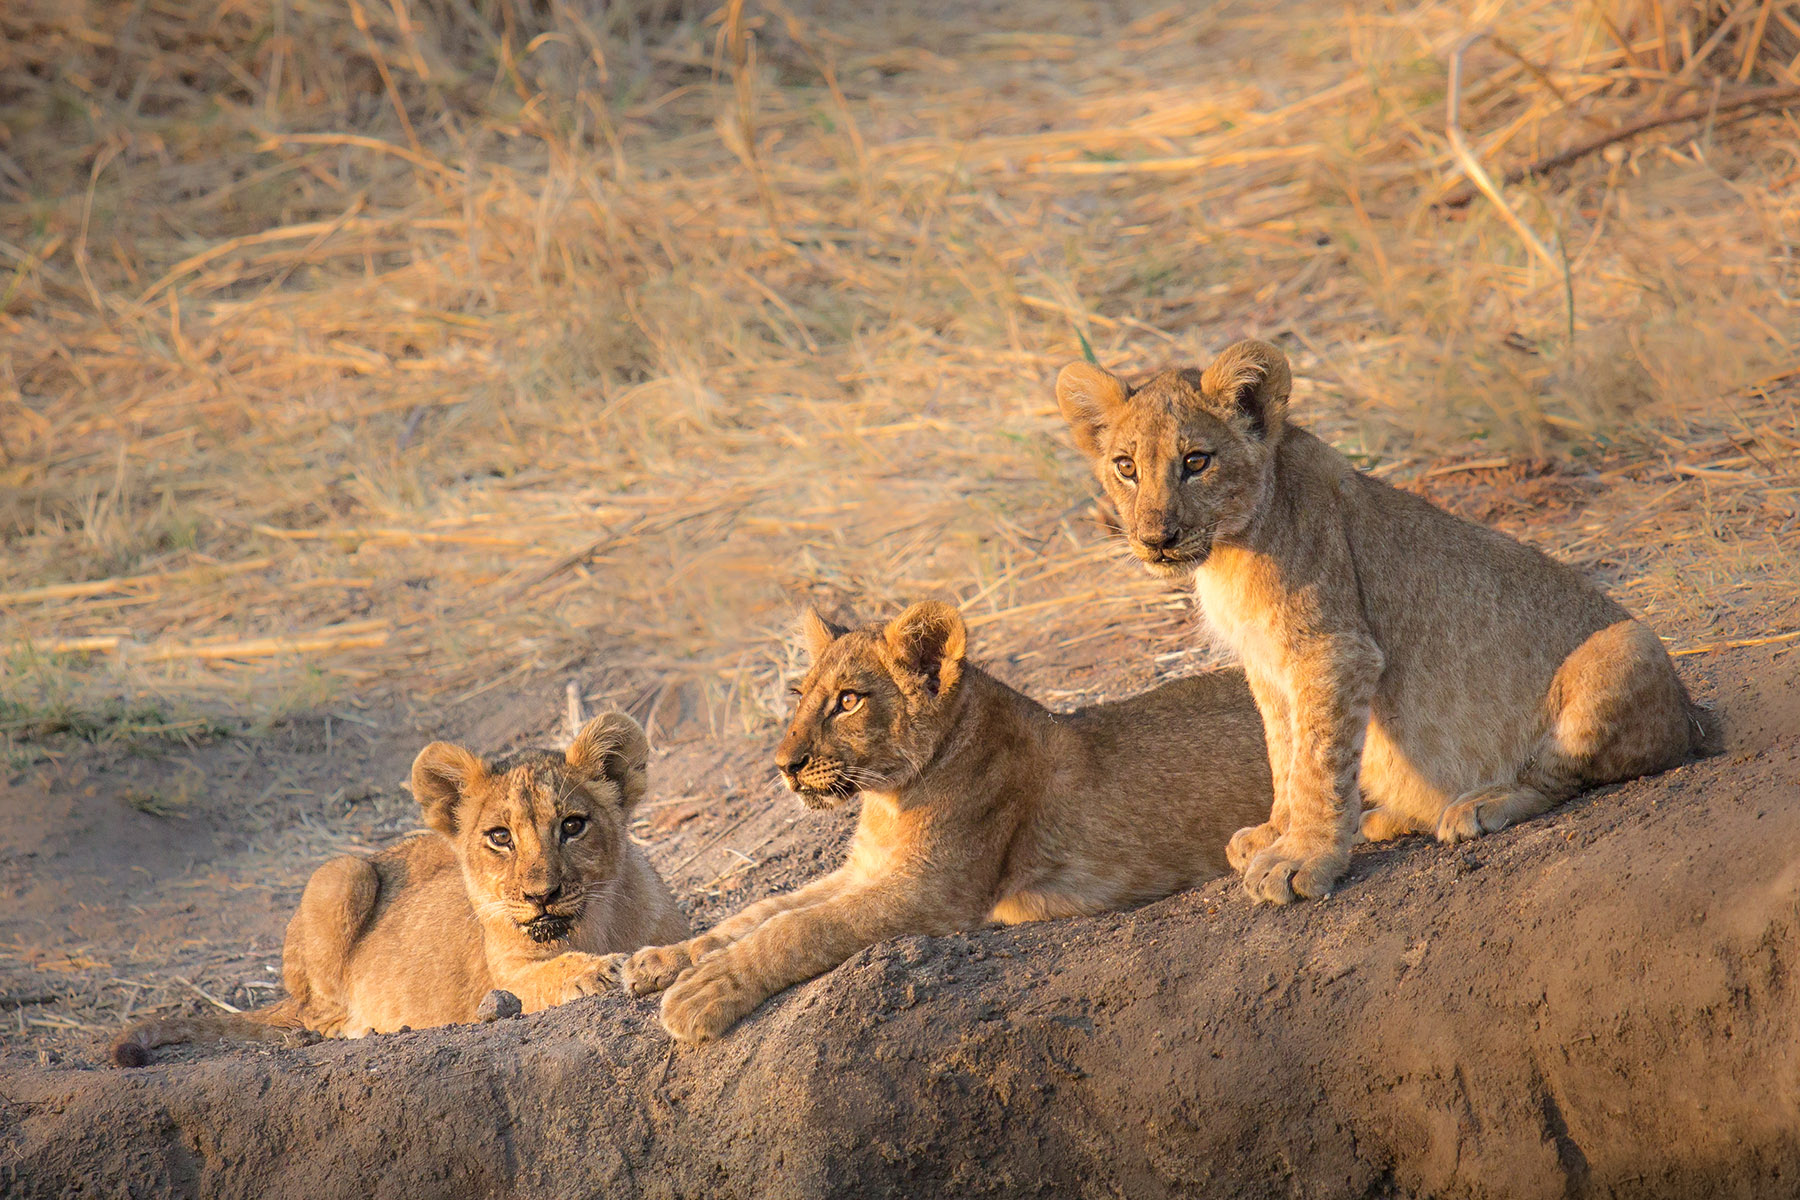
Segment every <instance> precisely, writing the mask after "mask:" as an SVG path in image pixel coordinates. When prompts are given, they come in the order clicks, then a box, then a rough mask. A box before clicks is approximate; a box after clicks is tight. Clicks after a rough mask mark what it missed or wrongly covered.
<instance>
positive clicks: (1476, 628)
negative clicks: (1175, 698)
mask: <svg viewBox="0 0 1800 1200" xmlns="http://www.w3.org/2000/svg"><path fill="white" fill-rule="evenodd" d="M1189 375H1190V373H1189V372H1179V371H1166V372H1163V373H1162V374H1160V375H1157V376H1156V377H1155V378H1153V379H1151V380H1150V381H1149V382H1147V383H1146V384H1144V385H1143V386H1142V387H1141V388H1139V389H1138V390H1137V391H1136V392H1135V393H1134V394H1133V395H1132V396H1131V398H1130V399H1129V401H1128V402H1126V403H1124V404H1121V405H1119V406H1118V407H1117V408H1116V409H1115V410H1114V411H1113V414H1112V416H1111V418H1110V419H1109V420H1107V421H1106V422H1104V423H1103V424H1101V425H1098V426H1095V427H1093V428H1091V429H1088V430H1086V431H1082V430H1080V429H1079V428H1077V429H1074V430H1073V432H1075V434H1076V438H1077V441H1078V443H1079V444H1083V445H1085V446H1087V447H1088V450H1087V453H1088V455H1089V457H1090V458H1091V459H1092V460H1093V463H1094V469H1095V474H1096V476H1097V477H1098V478H1099V480H1100V481H1101V483H1102V485H1103V486H1105V487H1106V489H1107V491H1108V493H1109V495H1110V496H1111V497H1112V500H1113V502H1114V504H1115V505H1116V506H1117V508H1118V511H1119V513H1120V516H1121V518H1122V519H1123V520H1124V522H1125V524H1126V526H1127V528H1128V529H1130V530H1133V531H1136V532H1134V534H1133V537H1134V541H1135V542H1136V543H1137V545H1136V548H1137V549H1138V551H1139V555H1140V557H1141V558H1143V559H1144V561H1145V563H1146V565H1148V566H1150V567H1151V568H1152V569H1153V570H1156V571H1158V572H1159V573H1161V574H1164V575H1173V574H1178V573H1185V574H1187V575H1188V576H1190V577H1191V578H1192V581H1193V588H1194V595H1195V599H1196V600H1197V601H1198V603H1199V605H1200V608H1201V611H1202V612H1203V614H1204V615H1205V618H1206V620H1207V621H1208V623H1209V624H1210V625H1211V626H1212V628H1213V630H1214V631H1215V632H1216V634H1217V635H1218V636H1220V637H1221V638H1222V639H1223V640H1224V641H1225V642H1226V643H1227V644H1229V645H1230V646H1231V647H1232V648H1233V649H1234V650H1235V651H1236V652H1237V653H1238V654H1239V655H1240V656H1241V657H1242V659H1243V663H1244V670H1245V674H1246V676H1247V677H1248V679H1249V682H1250V688H1251V691H1252V692H1253V693H1254V694H1255V696H1256V703H1257V707H1258V708H1259V710H1260V711H1261V714H1262V719H1263V727H1264V733H1265V737H1266V739H1267V743H1268V747H1269V758H1270V771H1271V774H1272V776H1273V780H1274V794H1275V802H1274V806H1273V808H1272V810H1271V812H1270V816H1269V819H1268V820H1267V821H1266V822H1263V823H1262V824H1259V825H1257V826H1254V827H1247V828H1245V829H1243V830H1240V831H1239V832H1238V833H1236V834H1235V835H1233V837H1232V840H1231V844H1230V846H1229V848H1228V853H1229V855H1230V858H1231V863H1232V865H1233V866H1234V867H1237V868H1238V869H1240V870H1242V871H1243V872H1244V885H1245V887H1246V889H1248V891H1249V892H1250V894H1251V895H1252V896H1254V897H1255V898H1257V899H1259V900H1271V901H1275V902H1278V903H1287V902H1289V901H1292V900H1295V899H1299V898H1306V897H1315V898H1316V897H1320V896H1324V895H1327V894H1329V893H1330V891H1331V890H1332V888H1333V887H1335V886H1336V884H1337V881H1338V879H1339V877H1340V876H1341V875H1342V874H1343V872H1344V870H1345V868H1346V867H1347V866H1348V864H1349V856H1350V846H1351V843H1352V842H1353V841H1354V840H1355V838H1356V836H1357V834H1358V831H1359V828H1360V832H1361V835H1362V836H1363V837H1365V838H1368V839H1370V840H1379V839H1381V838H1387V837H1394V836H1398V835H1400V834H1405V833H1427V834H1435V835H1436V836H1437V837H1438V838H1439V839H1440V840H1442V841H1446V842H1456V841H1461V840H1463V839H1465V838H1471V837H1479V836H1480V835H1482V834H1484V833H1491V832H1493V831H1495V830H1498V829H1503V828H1505V827H1506V826H1507V825H1509V824H1511V823H1513V822H1515V821H1519V820H1524V819H1525V818H1527V817H1532V816H1536V815H1538V814H1539V813H1542V812H1545V811H1547V810H1548V809H1550V808H1551V807H1553V806H1555V805H1557V804H1559V803H1561V802H1562V801H1564V800H1566V799H1568V798H1569V797H1570V796H1572V795H1574V794H1575V793H1576V792H1577V791H1579V790H1581V789H1582V788H1585V787H1592V786H1594V785H1596V784H1603V783H1612V782H1615V781H1618V780H1622V779H1629V778H1632V777H1634V776H1637V775H1644V774H1650V773H1652V772H1656V771H1661V770H1665V769H1667V768H1669V767H1672V766H1674V765H1676V764H1677V763H1679V762H1681V761H1682V760H1683V759H1685V758H1686V757H1688V756H1689V755H1690V754H1692V753H1695V752H1697V751H1700V750H1701V749H1702V748H1703V747H1704V746H1705V744H1706V743H1707V742H1708V741H1709V738H1708V736H1707V729H1706V725H1707V719H1706V718H1705V716H1704V714H1702V713H1701V712H1700V710H1699V709H1697V708H1696V706H1695V705H1694V704H1693V702H1692V701H1691V700H1690V699H1689V698H1688V695H1687V692H1686V690H1685V689H1684V688H1683V686H1682V684H1681V681H1680V679H1679V678H1678V677H1677V676H1676V674H1675V669H1674V667H1673V665H1672V664H1671V663H1670V661H1669V656H1668V654H1667V652H1666V651H1665V650H1664V649H1663V646H1662V643H1661V642H1660V641H1659V640H1658V639H1657V637H1656V635H1655V634H1653V633H1651V632H1650V630H1649V629H1648V628H1647V627H1645V626H1644V625H1642V624H1640V623H1639V622H1637V621H1634V620H1632V619H1631V618H1630V616H1629V614H1627V613H1626V612H1625V610H1624V609H1622V608H1620V607H1619V606H1618V605H1617V604H1616V603H1614V602H1613V601H1612V600H1610V599H1608V598H1607V597H1606V596H1605V595H1604V594H1602V593H1601V592H1600V590H1599V589H1598V588H1596V587H1595V586H1594V585H1593V584H1591V583H1589V582H1588V581H1587V580H1585V579H1583V578H1582V577H1581V576H1580V575H1579V574H1577V573H1576V572H1575V571H1573V570H1571V569H1569V568H1568V567H1566V566H1563V565H1561V564H1560V563H1557V562H1555V561H1553V560H1551V559H1550V558H1548V557H1547V556H1545V555H1544V554H1542V553H1540V552H1539V551H1537V550H1534V549H1531V548H1529V547H1527V546H1524V545H1521V544H1520V543H1518V542H1515V541H1513V540H1512V539H1510V538H1507V537H1504V536H1502V535H1500V534H1497V533H1494V532H1492V531H1490V530H1487V529H1484V528H1481V527H1479V526H1476V525H1473V524H1470V523H1468V522H1465V521H1461V520H1459V519H1457V518H1455V517H1453V516H1450V515H1449V514H1448V513H1445V512H1443V511H1442V510H1440V509H1437V508H1434V507H1433V506H1431V505H1430V504H1428V503H1426V502H1425V501H1423V500H1421V499H1419V498H1418V497H1416V496H1413V495H1410V494H1408V493H1405V492H1400V491H1397V490H1395V489H1394V488H1391V487H1389V486H1387V485H1386V484H1383V483H1381V482H1379V481H1378V480H1375V479H1372V478H1370V477H1369V476H1367V475H1364V474H1361V473H1359V472H1357V471H1356V470H1355V469H1354V468H1353V467H1352V466H1351V464H1350V462H1349V461H1348V460H1347V459H1345V458H1344V456H1343V455H1342V454H1340V453H1339V452H1337V451H1336V450H1333V449H1332V448H1331V447H1330V446H1328V445H1326V444H1325V443H1324V442H1321V441H1320V440H1319V439H1318V438H1316V437H1314V436H1313V435H1312V434H1310V433H1308V432H1307V431H1306V430H1305V429H1303V428H1300V427H1298V426H1296V425H1293V424H1291V423H1289V422H1287V421H1286V420H1285V415H1286V403H1287V395H1288V390H1289V384H1288V380H1289V370H1288V366H1287V362H1286V358H1285V356H1283V355H1282V353H1281V351H1280V350H1279V349H1277V348H1276V347H1274V346H1271V345H1268V344H1266V343H1260V342H1240V343H1237V344H1235V345H1232V346H1230V347H1227V348H1226V349H1225V350H1224V351H1223V352H1221V353H1220V354H1219V356H1218V357H1217V358H1216V359H1215V360H1214V361H1213V363H1212V365H1210V366H1209V367H1207V368H1206V370H1205V371H1204V372H1201V373H1200V376H1199V386H1198V388H1196V387H1194V386H1192V384H1191V383H1190V382H1189ZM1196 445H1200V446H1205V447H1206V448H1207V450H1208V454H1209V457H1210V461H1209V463H1208V465H1207V467H1206V469H1204V470H1201V471H1194V470H1191V469H1189V468H1188V467H1187V466H1186V465H1185V464H1186V462H1187V456H1188V455H1189V452H1190V449H1191V448H1192V447H1194V446H1196ZM1114 455H1129V456H1131V457H1132V459H1133V460H1134V461H1135V463H1136V470H1135V472H1134V474H1133V476H1132V477H1130V478H1125V477H1121V476H1120V475H1119V474H1118V473H1117V472H1112V471H1108V470H1107V462H1108V460H1109V459H1111V458H1113V456H1114ZM1146 510H1149V511H1148V513H1146ZM1170 529H1173V530H1174V531H1175V532H1174V533H1173V534H1169V533H1168V532H1166V531H1168V530H1170ZM1146 530H1149V531H1154V533H1151V534H1146V533H1145V532H1144V531H1146ZM1147 539H1155V540H1147ZM1365 805H1366V806H1367V808H1368V811H1367V812H1366V813H1365V811H1364V808H1365Z"/></svg>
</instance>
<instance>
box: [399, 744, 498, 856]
mask: <svg viewBox="0 0 1800 1200" xmlns="http://www.w3.org/2000/svg"><path fill="white" fill-rule="evenodd" d="M486 778H487V764H486V763H484V762H482V761H481V759H480V758H478V757H476V756H475V755H474V754H472V753H470V752H469V751H467V750H464V749H463V748H462V747H461V746H458V745H456V744H454V743H452V742H433V743H431V745H429V746H427V747H425V748H424V749H423V750H421V751H419V757H417V758H415V759H413V767H412V793H413V799H414V800H417V801H418V802H419V807H420V808H421V809H423V810H424V812H425V824H427V825H429V826H431V828H433V829H435V830H437V831H438V832H439V833H441V834H443V835H444V836H445V837H455V836H456V813H457V809H459V808H460V807H461V806H462V798H463V795H464V793H466V792H467V791H468V789H469V788H470V786H472V785H473V784H475V783H478V782H480V781H481V780H483V779H486Z"/></svg>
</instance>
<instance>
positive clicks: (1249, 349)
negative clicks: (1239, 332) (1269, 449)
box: [1200, 341, 1294, 441]
mask: <svg viewBox="0 0 1800 1200" xmlns="http://www.w3.org/2000/svg"><path fill="white" fill-rule="evenodd" d="M1293 386H1294V376H1293V372H1292V371H1291V370H1290V369H1289V368H1288V360H1287V355H1285V354H1283V353H1282V352H1281V351H1280V350H1278V349H1277V348H1276V347H1274V346H1271V345H1269V343H1267V342H1251V341H1243V342H1237V343H1234V344H1233V345H1230V346H1227V347H1225V349H1223V350H1221V351H1220V352H1219V357H1217V358H1215V359H1213V363H1212V366H1210V367H1208V368H1206V370H1205V371H1204V372H1203V373H1202V374H1201V376H1200V394H1201V395H1202V396H1203V397H1205V398H1206V400H1207V401H1208V402H1209V406H1210V407H1212V408H1213V409H1214V410H1215V411H1217V412H1218V413H1219V414H1220V415H1221V416H1226V417H1229V416H1232V415H1234V414H1241V415H1243V416H1245V417H1248V418H1249V419H1250V428H1251V430H1252V432H1254V433H1255V434H1256V435H1257V436H1258V437H1261V438H1264V439H1266V440H1268V441H1274V440H1275V439H1276V438H1278V437H1280V436H1281V427H1282V425H1283V423H1285V422H1286V420H1287V402H1288V393H1289V392H1290V391H1292V390H1293Z"/></svg>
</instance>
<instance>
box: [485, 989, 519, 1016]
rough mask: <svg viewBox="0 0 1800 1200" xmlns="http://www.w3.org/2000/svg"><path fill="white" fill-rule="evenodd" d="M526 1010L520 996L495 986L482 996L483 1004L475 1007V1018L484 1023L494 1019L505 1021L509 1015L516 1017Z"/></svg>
mask: <svg viewBox="0 0 1800 1200" xmlns="http://www.w3.org/2000/svg"><path fill="white" fill-rule="evenodd" d="M523 1011H524V1006H523V1005H521V1004H520V1003H519V998H518V997H517V996H515V995H513V994H512V993H511V992H509V991H506V990H505V989H504V988H495V989H494V990H493V991H491V992H489V993H488V994H487V995H485V996H483V997H482V998H481V1004H480V1005H479V1006H477V1007H476V1009H475V1019H476V1020H477V1021H480V1022H481V1023H482V1024H483V1025H487V1024H491V1023H492V1022H494V1021H503V1020H505V1019H506V1018H508V1017H516V1016H518V1015H519V1014H520V1013H521V1012H523Z"/></svg>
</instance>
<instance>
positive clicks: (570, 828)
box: [562, 817, 588, 842]
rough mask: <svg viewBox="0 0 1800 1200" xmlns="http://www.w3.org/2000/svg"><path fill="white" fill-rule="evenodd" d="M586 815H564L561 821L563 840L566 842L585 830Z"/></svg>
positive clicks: (586, 823)
mask: <svg viewBox="0 0 1800 1200" xmlns="http://www.w3.org/2000/svg"><path fill="white" fill-rule="evenodd" d="M587 827H588V821H587V818H586V817H564V818H563V823H562V836H563V841H565V842H567V841H570V840H572V839H574V838H578V837H580V836H581V835H582V834H584V833H586V832H587Z"/></svg>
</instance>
